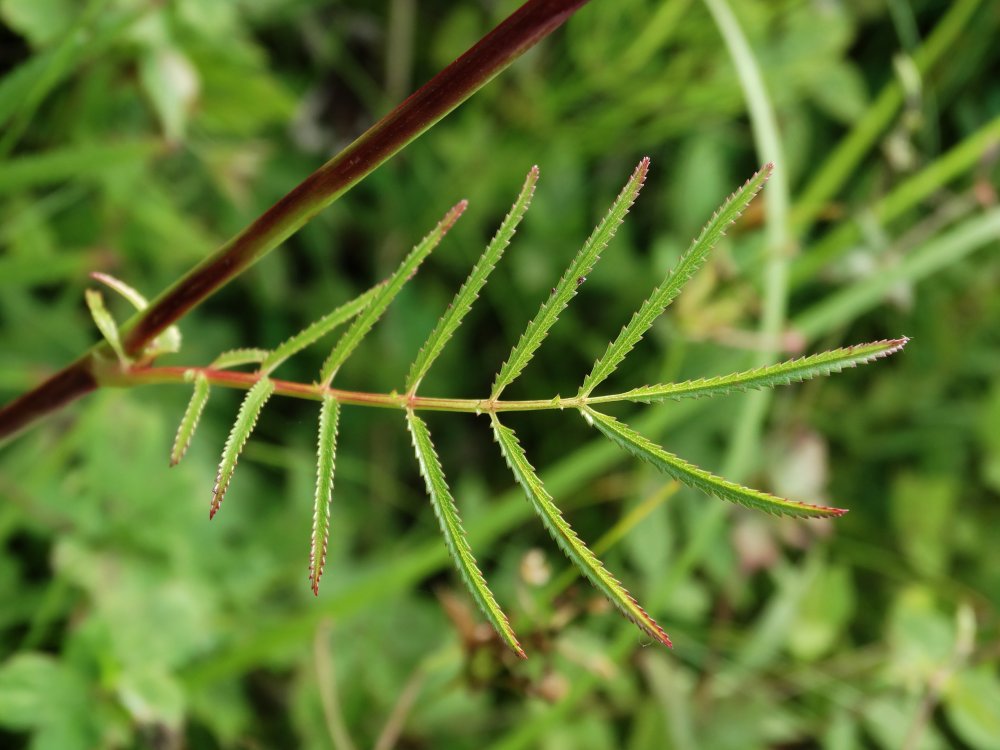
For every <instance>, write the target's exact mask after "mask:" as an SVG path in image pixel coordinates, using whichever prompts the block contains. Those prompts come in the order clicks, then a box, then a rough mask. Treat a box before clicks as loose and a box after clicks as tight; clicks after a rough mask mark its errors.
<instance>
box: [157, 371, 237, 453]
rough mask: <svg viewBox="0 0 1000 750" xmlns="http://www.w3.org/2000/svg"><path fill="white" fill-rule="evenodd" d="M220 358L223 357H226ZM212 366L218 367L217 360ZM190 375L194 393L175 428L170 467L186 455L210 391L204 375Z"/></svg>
mask: <svg viewBox="0 0 1000 750" xmlns="http://www.w3.org/2000/svg"><path fill="white" fill-rule="evenodd" d="M227 354H232V352H228V353H227ZM222 356H223V357H225V356H226V355H222ZM220 358H221V357H220ZM223 361H224V362H236V363H239V362H241V361H242V360H240V359H238V358H227V359H224V360H223ZM213 364H214V365H215V366H216V367H218V366H219V365H218V359H217V360H216V361H215V363H213ZM192 374H193V375H194V392H193V393H192V394H191V400H190V401H189V402H188V405H187V409H185V410H184V416H183V417H181V423H180V426H179V427H178V428H177V436H176V437H175V438H174V447H173V448H172V449H171V451H170V465H171V466H176V465H177V464H178V463H180V460H181V459H182V458H184V454H185V453H187V449H188V446H190V445H191V440H192V439H193V438H194V432H195V430H197V429H198V423H199V422H200V421H201V415H202V413H203V412H204V411H205V405H206V404H207V403H208V397H209V395H210V393H211V389H212V387H211V384H210V383H209V382H208V378H207V377H206V376H205V373H203V372H196V373H192Z"/></svg>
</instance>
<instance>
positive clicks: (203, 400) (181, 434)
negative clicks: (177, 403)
mask: <svg viewBox="0 0 1000 750" xmlns="http://www.w3.org/2000/svg"><path fill="white" fill-rule="evenodd" d="M210 391H211V388H210V386H209V383H208V378H207V377H205V373H203V372H198V373H195V376H194V393H192V394H191V400H190V401H189V402H188V405H187V409H185V411H184V416H183V417H182V418H181V424H180V427H178V428H177V436H176V437H175V438H174V446H173V448H172V449H171V451H170V465H171V466H176V465H177V464H178V463H180V460H181V459H182V458H184V454H185V453H187V449H188V446H189V445H191V438H193V437H194V432H195V430H196V429H198V423H199V422H200V421H201V415H202V412H204V411H205V404H207V403H208V395H209V392H210Z"/></svg>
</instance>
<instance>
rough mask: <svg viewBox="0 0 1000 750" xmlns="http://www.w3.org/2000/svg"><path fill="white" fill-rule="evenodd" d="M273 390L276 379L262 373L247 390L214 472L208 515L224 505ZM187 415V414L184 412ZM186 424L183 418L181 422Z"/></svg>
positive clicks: (211, 515)
mask: <svg viewBox="0 0 1000 750" xmlns="http://www.w3.org/2000/svg"><path fill="white" fill-rule="evenodd" d="M273 393H274V381H273V380H271V379H270V378H268V377H266V376H264V377H261V378H260V379H259V380H258V381H257V382H256V383H254V384H253V387H252V388H250V390H248V391H247V393H246V396H245V397H244V398H243V403H241V404H240V410H239V412H237V414H236V421H235V422H233V428H232V429H231V430H230V431H229V437H228V438H226V445H225V447H224V448H223V449H222V459H221V460H220V461H219V470H218V472H217V473H216V475H215V487H214V488H212V506H211V508H210V509H209V511H208V516H209V518H212V517H214V516H215V514H216V513H217V512H218V510H219V506H220V505H222V498H223V496H224V495H225V494H226V490H228V489H229V482H230V481H231V480H232V478H233V472H234V471H236V462H237V461H238V460H239V457H240V452H241V451H242V450H243V446H244V445H246V443H247V440H249V439H250V433H251V432H253V428H254V427H255V426H256V425H257V418H258V417H259V416H260V413H261V411H262V410H263V409H264V404H266V403H267V400H268V399H269V398H270V397H271V395H272V394H273ZM185 416H186V415H185ZM182 425H183V422H182Z"/></svg>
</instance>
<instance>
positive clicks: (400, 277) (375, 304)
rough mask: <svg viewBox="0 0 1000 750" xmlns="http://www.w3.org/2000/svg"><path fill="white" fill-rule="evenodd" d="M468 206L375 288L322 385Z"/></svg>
mask: <svg viewBox="0 0 1000 750" xmlns="http://www.w3.org/2000/svg"><path fill="white" fill-rule="evenodd" d="M467 205H468V204H467V203H466V202H465V201H461V202H460V203H458V204H457V205H455V206H454V207H453V208H452V209H451V210H450V211H449V212H448V213H447V214H445V216H444V218H443V219H441V221H440V222H438V225H437V226H436V227H434V229H433V230H432V231H431V233H430V234H428V235H427V236H426V237H424V238H423V239H422V240H421V241H420V242H418V243H417V245H416V246H415V247H414V248H413V250H411V251H410V254H409V255H407V256H406V257H405V258H403V262H402V263H400V264H399V268H397V269H396V271H395V273H393V274H392V276H391V277H390V278H389V279H388V280H387V281H386V283H385V284H383V285H382V286H379V287H376V289H375V293H374V294H373V295H372V299H371V301H370V302H369V303H368V304H367V305H366V306H365V307H364V308H363V312H362V313H361V315H359V316H358V318H357V320H355V321H354V323H352V324H351V327H350V328H348V329H347V331H345V332H344V334H343V335H342V336H341V337H340V340H339V341H338V342H337V345H336V346H335V347H333V351H331V352H330V356H328V357H327V358H326V361H325V362H323V369H322V371H321V372H320V381H321V382H322V383H323V385H324V386H328V385H330V383H331V381H332V380H333V379H334V377H335V376H336V375H337V370H339V369H340V366H341V365H342V364H344V362H346V361H347V358H348V357H350V356H351V354H353V353H354V349H355V347H357V345H358V344H360V343H361V340H362V339H363V338H364V337H365V336H366V335H367V333H368V332H369V331H370V330H371V328H372V326H373V325H375V323H376V322H378V319H379V318H380V317H382V313H384V312H385V310H386V308H387V307H388V306H389V303H391V302H392V301H393V299H395V297H396V295H397V294H399V292H400V291H401V290H402V289H403V285H404V284H405V283H406V282H407V281H409V280H410V279H411V278H412V277H413V274H415V273H416V272H417V269H418V268H419V267H420V264H421V263H422V262H423V261H424V258H426V257H427V256H428V255H429V254H430V252H431V251H432V250H433V249H434V248H435V247H437V245H438V243H439V242H440V241H441V240H442V238H443V237H444V236H445V234H447V232H448V230H449V229H451V226H452V224H454V223H455V222H456V221H458V217H459V216H461V215H462V212H464V211H465V207H466V206H467Z"/></svg>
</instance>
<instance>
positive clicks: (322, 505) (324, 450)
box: [309, 393, 340, 596]
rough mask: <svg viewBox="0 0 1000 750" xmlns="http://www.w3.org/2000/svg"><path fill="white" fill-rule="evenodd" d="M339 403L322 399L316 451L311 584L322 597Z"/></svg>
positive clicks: (310, 567) (331, 398) (310, 568)
mask: <svg viewBox="0 0 1000 750" xmlns="http://www.w3.org/2000/svg"><path fill="white" fill-rule="evenodd" d="M339 422H340V404H339V403H338V402H337V400H336V399H335V398H334V397H333V396H331V395H330V394H328V393H327V394H325V395H324V396H323V406H322V407H321V408H320V412H319V440H318V444H317V448H316V498H315V507H314V509H313V527H312V540H311V543H310V545H309V584H310V585H311V586H312V590H313V593H314V594H316V595H317V596H319V579H320V577H322V575H323V567H324V566H325V565H326V548H327V543H328V542H329V539H330V501H331V499H332V497H333V471H334V467H335V465H336V458H337V425H338V423H339Z"/></svg>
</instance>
